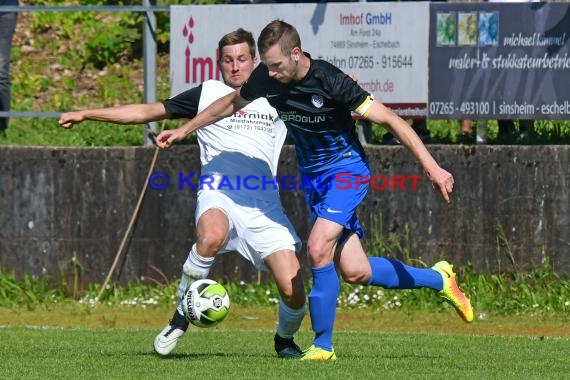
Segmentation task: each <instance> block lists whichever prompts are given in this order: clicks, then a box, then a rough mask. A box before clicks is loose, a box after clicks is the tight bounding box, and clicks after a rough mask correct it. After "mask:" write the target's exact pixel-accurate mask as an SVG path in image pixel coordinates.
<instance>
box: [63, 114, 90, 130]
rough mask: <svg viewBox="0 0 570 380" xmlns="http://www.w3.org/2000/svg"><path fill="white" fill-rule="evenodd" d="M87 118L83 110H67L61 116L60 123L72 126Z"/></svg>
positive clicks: (66, 126) (64, 125)
mask: <svg viewBox="0 0 570 380" xmlns="http://www.w3.org/2000/svg"><path fill="white" fill-rule="evenodd" d="M83 120H85V117H84V116H83V113H82V112H66V113H62V114H61V116H60V117H59V125H60V126H62V127H63V128H71V127H73V124H78V123H81V122H82V121H83Z"/></svg>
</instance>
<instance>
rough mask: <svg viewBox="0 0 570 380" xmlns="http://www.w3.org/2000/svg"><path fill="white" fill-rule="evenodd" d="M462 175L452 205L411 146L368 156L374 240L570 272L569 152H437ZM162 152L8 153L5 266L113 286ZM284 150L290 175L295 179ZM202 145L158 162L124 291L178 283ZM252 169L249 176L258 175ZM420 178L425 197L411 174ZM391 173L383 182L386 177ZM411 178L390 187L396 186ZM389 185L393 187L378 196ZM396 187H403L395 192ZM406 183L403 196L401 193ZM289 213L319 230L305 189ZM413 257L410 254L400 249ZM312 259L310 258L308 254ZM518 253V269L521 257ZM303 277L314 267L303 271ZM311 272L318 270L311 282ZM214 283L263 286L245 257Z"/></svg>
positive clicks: (228, 258)
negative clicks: (184, 180) (185, 180)
mask: <svg viewBox="0 0 570 380" xmlns="http://www.w3.org/2000/svg"><path fill="white" fill-rule="evenodd" d="M429 149H430V151H431V152H432V153H433V155H434V156H435V157H436V159H437V160H438V161H439V162H440V163H441V164H442V166H444V167H445V168H448V169H449V170H450V171H451V172H452V173H453V174H454V176H455V189H454V194H453V200H452V202H451V204H449V205H448V204H445V203H444V202H443V201H442V199H441V197H440V196H439V195H438V194H437V193H435V192H434V191H433V189H432V187H431V185H430V183H429V181H428V180H427V179H426V178H425V175H424V173H422V171H421V169H420V168H419V167H418V165H417V163H416V162H415V160H414V159H413V157H412V156H411V155H410V153H408V152H407V151H406V150H405V149H403V148H402V147H397V146H389V147H387V146H375V147H369V148H367V152H368V155H369V158H370V162H371V167H372V174H373V175H375V176H378V177H376V181H375V187H376V188H377V189H373V188H371V189H370V191H369V193H368V196H367V199H366V201H365V202H364V204H363V205H362V207H361V208H360V209H359V215H360V217H361V220H362V221H363V223H364V225H365V229H366V231H367V236H366V241H365V243H366V244H367V245H368V246H375V247H376V248H377V249H380V250H381V249H385V248H386V247H388V246H389V245H396V246H397V245H398V244H394V241H395V240H398V241H399V246H400V247H405V248H406V249H408V248H409V250H408V252H409V256H410V257H409V258H413V259H417V260H420V261H421V262H422V263H425V264H426V265H430V264H431V263H433V262H434V261H435V260H436V259H440V258H445V259H448V260H450V261H453V262H454V263H455V264H456V265H464V264H466V263H469V262H470V263H472V264H473V266H474V268H475V269H476V270H477V271H481V272H500V271H505V270H507V271H508V270H512V269H513V263H512V261H514V265H515V266H516V267H517V268H521V269H528V268H529V267H530V266H532V265H537V264H540V263H542V262H544V260H545V259H550V260H552V262H553V263H554V269H555V271H556V272H558V273H560V274H568V273H570V195H569V194H570V192H569V187H570V147H568V146H460V145H441V146H440V145H431V146H429ZM153 154H154V149H153V148H145V147H127V148H52V147H8V146H2V147H0V268H1V270H3V271H15V272H16V273H17V274H18V275H21V274H23V273H29V274H33V275H37V276H40V275H46V274H47V275H50V276H54V277H58V276H72V275H73V273H74V271H77V270H78V268H80V267H81V268H82V270H81V278H82V280H83V283H84V284H86V283H89V282H102V281H103V279H104V278H105V276H106V274H107V272H108V270H109V268H110V266H111V264H112V262H113V259H114V258H115V255H116V252H117V250H118V248H119V246H120V244H121V241H122V239H123V236H124V234H125V231H126V230H127V227H128V225H129V222H130V219H131V215H132V213H133V211H134V210H135V208H136V205H137V201H138V197H139V194H140V192H141V189H142V188H143V185H144V183H145V178H146V175H147V172H148V170H149V166H150V163H151V161H152V157H153ZM295 165H296V161H295V158H294V151H293V148H292V147H285V148H284V150H283V152H282V154H281V160H280V169H279V175H280V176H284V175H296V173H297V170H296V167H295ZM198 169H199V155H198V149H197V147H196V146H190V145H186V146H176V147H174V148H173V149H172V150H170V151H165V152H164V151H163V152H160V153H159V154H158V160H157V163H156V166H155V168H154V171H155V172H164V173H165V174H166V175H168V176H169V177H170V179H171V183H170V185H169V186H168V187H167V188H166V189H165V190H161V191H158V190H151V189H149V190H148V192H147V193H146V196H145V198H144V201H143V203H142V206H141V208H140V213H139V217H138V218H137V220H136V223H135V224H134V228H133V230H132V231H133V232H132V235H131V237H130V239H129V240H128V244H127V246H126V250H125V253H124V256H123V257H122V259H121V261H120V263H119V271H118V275H119V279H120V280H121V281H122V282H127V281H132V280H135V279H139V280H140V279H142V280H143V281H148V280H150V281H152V280H156V281H164V280H165V278H168V279H171V278H175V277H178V275H179V273H180V269H181V265H182V263H183V261H184V260H185V258H186V254H187V250H188V249H189V248H190V247H191V245H192V243H193V236H194V228H195V225H194V209H195V206H196V204H195V202H196V192H195V191H193V190H191V189H189V188H188V187H187V186H185V187H184V189H182V190H179V189H178V187H177V178H178V173H183V174H189V173H191V172H195V171H198ZM247 174H250V173H247ZM415 175H419V176H423V178H422V179H419V180H417V183H416V186H415V190H414V186H413V185H414V184H413V182H412V179H411V178H412V177H409V176H415ZM381 176H383V177H381ZM396 176H404V178H406V180H405V181H404V182H402V181H400V183H401V185H400V186H398V185H397V183H396V184H395V185H394V187H395V188H394V190H390V185H391V184H390V183H385V182H384V181H385V180H384V177H385V178H386V179H388V180H392V181H393V180H394V179H395V180H396V182H397V181H399V180H402V178H401V177H396ZM384 185H388V186H387V188H386V189H384V190H380V189H381V188H382V187H383V186H384ZM392 185H393V183H392ZM402 188H403V189H402ZM281 196H282V201H283V205H284V207H285V210H286V212H287V213H288V215H289V217H290V218H291V220H292V221H293V224H294V225H295V227H296V229H297V231H298V233H299V235H300V236H301V237H302V238H303V239H304V240H305V239H306V238H307V236H308V232H309V229H310V221H309V219H308V216H307V215H308V214H307V212H306V207H305V205H304V201H303V196H302V193H301V191H299V190H282V192H281ZM393 254H394V255H396V256H401V257H403V256H407V255H408V253H406V252H403V253H393ZM300 256H301V258H302V261H303V263H305V264H306V263H307V261H306V258H305V253H304V252H302V253H301V255H300ZM509 257H511V258H512V259H514V260H511V259H509ZM305 268H308V266H307V265H305ZM308 273H309V272H308V271H307V275H308ZM213 275H214V276H215V277H218V278H220V277H223V278H226V279H230V278H231V279H233V280H244V281H264V280H265V279H266V278H267V275H261V276H260V275H258V273H257V272H256V271H255V270H254V269H253V268H252V267H251V266H250V265H249V264H248V263H247V262H245V261H243V260H242V259H241V258H240V257H239V255H236V254H228V255H224V256H222V257H220V259H219V260H217V263H216V265H215V270H214V272H213Z"/></svg>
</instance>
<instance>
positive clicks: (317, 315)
mask: <svg viewBox="0 0 570 380" xmlns="http://www.w3.org/2000/svg"><path fill="white" fill-rule="evenodd" d="M311 271H312V272H313V287H312V288H311V292H310V293H309V311H310V315H311V325H312V326H313V331H314V332H315V340H314V341H313V344H314V345H315V346H317V347H320V348H324V349H325V350H327V351H332V332H333V326H334V319H335V316H336V300H337V298H338V295H339V292H340V282H339V280H338V275H337V273H336V269H335V267H334V264H333V263H330V264H329V265H326V266H324V267H322V268H318V269H317V268H312V269H311Z"/></svg>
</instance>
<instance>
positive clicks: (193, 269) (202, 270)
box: [176, 244, 216, 315]
mask: <svg viewBox="0 0 570 380" xmlns="http://www.w3.org/2000/svg"><path fill="white" fill-rule="evenodd" d="M215 258H216V257H215V256H214V257H203V256H200V255H199V254H198V251H196V244H194V245H193V246H192V249H191V250H190V252H189V253H188V258H186V261H185V262H184V265H183V266H182V275H181V276H180V284H179V285H178V291H177V292H176V295H177V296H178V299H179V300H180V299H182V297H184V292H185V291H186V289H188V287H189V286H190V284H191V283H193V282H194V281H196V280H199V279H202V278H206V277H208V274H209V273H210V269H211V268H212V265H214V260H215ZM177 310H178V312H179V313H180V314H182V315H183V314H184V313H183V312H182V308H181V306H180V304H179V305H178V308H177Z"/></svg>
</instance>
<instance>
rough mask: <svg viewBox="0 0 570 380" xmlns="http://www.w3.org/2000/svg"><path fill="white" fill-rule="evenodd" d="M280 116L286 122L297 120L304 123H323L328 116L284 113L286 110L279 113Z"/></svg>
mask: <svg viewBox="0 0 570 380" xmlns="http://www.w3.org/2000/svg"><path fill="white" fill-rule="evenodd" d="M279 117H280V118H281V120H283V121H284V122H287V121H295V122H297V123H304V124H317V123H323V122H324V121H325V120H326V116H323V115H315V116H305V115H297V114H296V113H284V112H281V113H280V114H279Z"/></svg>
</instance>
